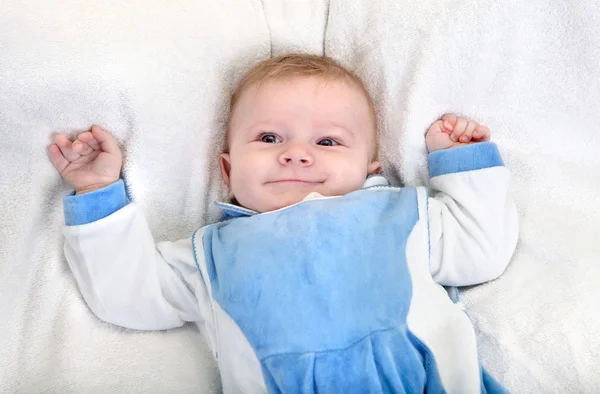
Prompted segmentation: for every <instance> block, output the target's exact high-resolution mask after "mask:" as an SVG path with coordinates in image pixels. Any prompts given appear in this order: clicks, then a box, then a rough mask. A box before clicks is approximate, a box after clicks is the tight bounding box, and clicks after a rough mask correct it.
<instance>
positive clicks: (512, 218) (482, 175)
mask: <svg viewBox="0 0 600 394" xmlns="http://www.w3.org/2000/svg"><path fill="white" fill-rule="evenodd" d="M429 172H430V177H431V179H430V186H431V189H432V190H433V196H432V197H431V198H429V208H428V216H429V240H430V270H431V274H432V276H433V278H434V280H435V281H436V282H438V283H439V284H441V285H445V286H467V285H474V284H478V283H483V282H486V281H489V280H492V279H495V278H497V277H498V276H500V275H501V274H502V273H503V272H504V270H505V269H506V267H507V265H508V263H509V262H510V259H511V257H512V254H513V252H514V250H515V247H516V244H517V239H518V234H519V224H518V215H517V210H516V207H515V204H514V201H513V199H512V198H511V196H510V194H509V179H510V174H509V172H508V170H507V169H506V168H505V167H504V163H503V161H502V158H501V156H500V153H499V151H498V148H497V147H496V145H495V144H493V143H491V142H485V143H478V144H472V145H467V146H464V147H460V148H454V149H447V150H442V151H436V152H433V153H431V154H430V155H429Z"/></svg>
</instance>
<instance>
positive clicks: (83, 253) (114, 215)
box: [50, 126, 208, 330]
mask: <svg viewBox="0 0 600 394" xmlns="http://www.w3.org/2000/svg"><path fill="white" fill-rule="evenodd" d="M82 136H83V138H81V137H82ZM77 141H79V142H75V143H73V144H71V143H70V142H69V141H68V140H66V138H63V136H59V137H57V144H56V145H54V146H53V147H51V148H50V153H51V157H52V161H53V163H54V164H55V166H56V167H57V169H58V170H59V171H60V172H61V174H62V175H63V176H64V177H65V179H66V180H67V181H68V182H69V183H70V184H71V185H73V186H74V188H75V189H76V191H77V195H73V196H68V197H65V199H64V209H65V221H66V224H67V225H66V226H65V228H64V231H63V232H64V235H65V240H66V242H65V255H66V257H67V261H68V263H69V266H70V267H71V270H72V271H73V274H74V276H75V279H76V280H77V284H78V285H79V289H80V291H81V293H82V295H83V297H84V299H85V301H86V302H87V304H88V305H89V307H90V309H91V310H92V311H93V312H94V313H95V314H96V315H97V316H98V317H99V318H100V319H102V320H104V321H107V322H109V323H113V324H116V325H119V326H123V327H128V328H134V329H145V330H161V329H168V328H173V327H178V326H181V325H183V324H184V323H185V322H186V321H200V320H202V319H203V313H202V310H201V309H202V308H203V307H206V306H207V305H208V304H207V303H208V299H207V293H206V289H205V287H204V284H203V282H202V279H201V277H200V275H199V273H198V270H197V268H196V264H195V260H194V255H193V250H192V240H191V238H190V239H186V240H181V241H177V242H162V243H159V244H157V245H155V243H154V239H153V237H152V234H151V233H150V229H149V227H148V224H147V222H146V219H145V217H144V215H143V213H142V212H141V210H140V208H138V207H137V206H136V205H135V204H134V203H131V202H130V201H129V200H128V198H127V196H126V193H125V187H124V184H123V181H122V180H119V170H120V167H121V155H120V150H119V148H118V146H117V144H116V142H115V141H114V139H113V138H112V136H110V134H108V133H106V132H105V131H103V130H101V129H99V128H97V126H95V127H94V128H93V129H92V132H88V133H84V134H82V135H81V136H80V138H79V139H78V140H77ZM77 145H79V147H78V149H77V152H74V150H75V148H74V147H75V146H77ZM98 151H99V152H98ZM86 156H89V157H87V158H86ZM114 158H117V159H116V160H113V159H114ZM101 159H104V160H103V161H101ZM69 167H71V168H70V171H69ZM65 169H66V170H67V171H65ZM100 177H104V178H103V179H100Z"/></svg>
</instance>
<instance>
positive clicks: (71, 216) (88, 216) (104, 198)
mask: <svg viewBox="0 0 600 394" xmlns="http://www.w3.org/2000/svg"><path fill="white" fill-rule="evenodd" d="M130 202H131V201H129V198H127V194H126V192H125V183H124V182H123V180H122V179H119V180H118V181H117V182H115V183H113V184H112V185H108V186H106V187H104V188H102V189H98V190H94V191H93V192H90V193H85V194H80V195H75V194H71V195H69V196H66V197H64V198H63V207H64V211H65V223H66V224H67V226H78V225H80V224H87V223H92V222H95V221H96V220H100V219H102V218H105V217H107V216H108V215H110V214H112V213H114V212H116V211H118V210H119V209H121V208H123V207H124V206H125V205H127V204H129V203H130Z"/></svg>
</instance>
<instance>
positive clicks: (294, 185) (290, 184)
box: [266, 178, 325, 190]
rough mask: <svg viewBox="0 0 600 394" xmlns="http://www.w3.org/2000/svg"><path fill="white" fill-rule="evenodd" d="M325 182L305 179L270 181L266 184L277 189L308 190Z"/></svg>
mask: <svg viewBox="0 0 600 394" xmlns="http://www.w3.org/2000/svg"><path fill="white" fill-rule="evenodd" d="M323 182H325V181H324V180H306V179H295V178H290V179H278V180H276V181H270V182H267V183H266V184H267V185H269V186H271V187H273V188H277V189H280V188H281V189H299V190H302V189H309V188H314V187H315V186H317V185H320V184H322V183H323Z"/></svg>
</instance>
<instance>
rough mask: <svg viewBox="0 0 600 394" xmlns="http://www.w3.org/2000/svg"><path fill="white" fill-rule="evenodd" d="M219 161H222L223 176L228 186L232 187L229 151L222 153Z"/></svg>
mask: <svg viewBox="0 0 600 394" xmlns="http://www.w3.org/2000/svg"><path fill="white" fill-rule="evenodd" d="M219 162H220V163H221V176H222V177H223V181H224V182H225V184H227V186H229V187H231V178H230V174H231V158H230V156H229V153H222V154H221V156H220V158H219Z"/></svg>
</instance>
